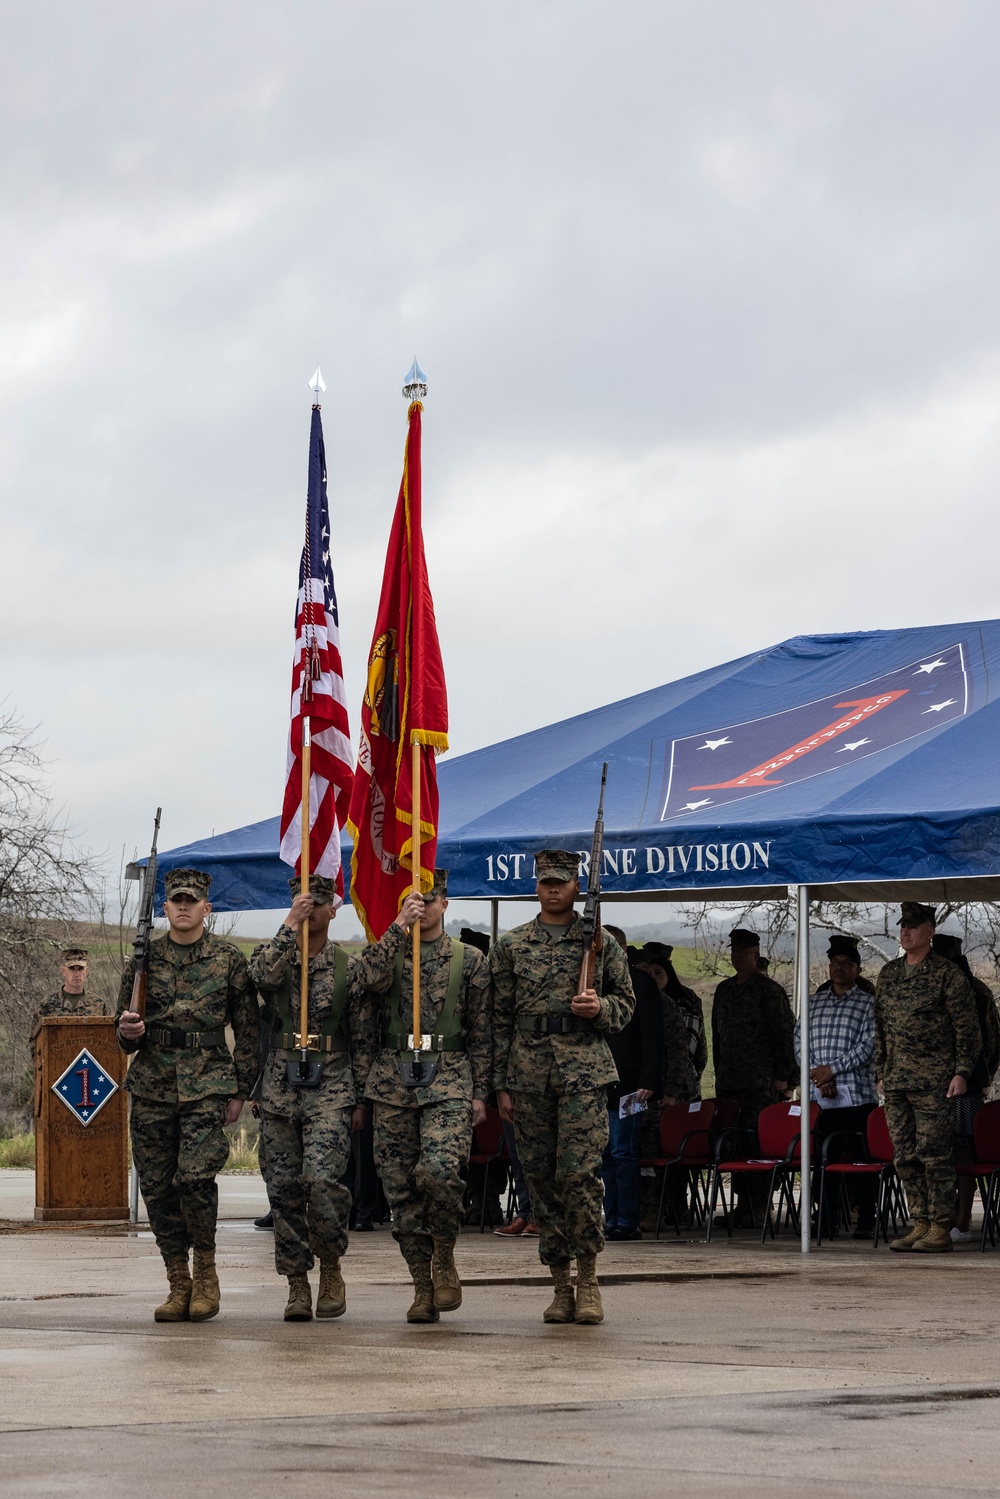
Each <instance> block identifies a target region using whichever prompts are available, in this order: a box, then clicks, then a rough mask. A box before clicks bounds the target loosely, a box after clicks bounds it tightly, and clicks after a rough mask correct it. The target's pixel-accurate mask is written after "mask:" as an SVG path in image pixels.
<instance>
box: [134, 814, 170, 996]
mask: <svg viewBox="0 0 1000 1499" xmlns="http://www.w3.org/2000/svg"><path fill="white" fill-rule="evenodd" d="M162 810H163V808H162V807H157V809H156V820H155V822H154V823H153V846H152V848H151V849H150V851H149V863H148V864H147V865H146V868H145V870H144V871H143V873H142V875H141V876H140V875H139V872H138V869H137V868H136V866H135V865H134V864H133V865H129V869H128V870H126V875H128V874H129V872H130V870H132V869H135V870H136V872H135V874H134V875H132V876H131V877H132V878H133V879H139V878H141V879H142V894H141V895H140V896H139V915H138V917H137V919H136V923H135V942H134V943H133V946H132V956H133V959H134V960H135V977H134V978H133V980H132V998H131V1000H130V1001H129V1009H130V1010H131V1011H132V1013H133V1014H135V1015H138V1016H139V1018H140V1020H144V1019H145V1016H146V977H147V974H148V973H149V934H150V932H151V931H152V929H153V901H154V900H155V898H156V864H157V859H156V840H157V838H159V836H160V813H161V812H162Z"/></svg>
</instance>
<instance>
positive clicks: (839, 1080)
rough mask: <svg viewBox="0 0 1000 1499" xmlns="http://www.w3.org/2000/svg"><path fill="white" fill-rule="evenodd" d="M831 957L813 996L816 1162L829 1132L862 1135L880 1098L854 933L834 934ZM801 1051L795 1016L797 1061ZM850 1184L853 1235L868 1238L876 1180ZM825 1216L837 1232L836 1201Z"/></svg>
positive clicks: (871, 1019)
mask: <svg viewBox="0 0 1000 1499" xmlns="http://www.w3.org/2000/svg"><path fill="white" fill-rule="evenodd" d="M827 957H828V959H829V961H830V978H829V981H828V982H827V983H825V984H821V985H820V987H819V988H818V989H817V991H816V993H815V994H814V995H813V996H812V998H811V999H810V1001H809V1077H810V1079H811V1082H812V1089H811V1093H812V1097H813V1098H814V1099H815V1100H816V1101H817V1102H818V1103H819V1105H820V1108H821V1110H822V1112H821V1113H820V1117H819V1123H818V1124H817V1126H816V1132H815V1141H816V1155H817V1163H818V1160H819V1159H821V1158H822V1151H823V1142H824V1140H825V1139H826V1138H827V1137H828V1136H829V1135H832V1134H834V1133H836V1132H837V1131H839V1130H846V1131H851V1132H853V1133H856V1134H860V1135H861V1136H864V1133H865V1125H866V1122H867V1119H868V1115H869V1114H870V1113H871V1111H872V1109H873V1108H874V1107H875V1103H876V1096H875V1062H874V1058H875V1016H874V1010H873V1003H872V988H871V985H870V984H869V983H868V981H867V979H864V978H862V977H861V954H860V953H859V952H858V948H857V944H856V943H855V941H854V938H853V937H840V936H833V937H831V938H830V945H829V947H828V949H827ZM800 1054H801V1052H800V1029H799V1022H798V1021H796V1022H795V1060H796V1061H798V1060H799V1057H800ZM840 1154H842V1153H840V1152H838V1156H839V1155H840ZM857 1154H858V1152H857V1150H856V1149H855V1150H853V1151H851V1150H849V1151H848V1155H849V1156H850V1157H852V1158H856V1157H857ZM852 1187H853V1191H852V1196H853V1199H854V1201H855V1203H856V1205H857V1208H858V1225H857V1228H856V1229H855V1232H854V1237H855V1238H856V1239H867V1238H870V1237H871V1235H872V1233H873V1232H874V1228H875V1185H874V1182H872V1181H869V1180H867V1178H864V1177H862V1178H859V1179H858V1181H857V1183H853V1184H852ZM816 1196H817V1197H818V1182H817V1194H816ZM814 1200H816V1199H815V1198H814ZM824 1218H825V1219H826V1218H829V1222H824V1224H823V1232H824V1234H834V1233H836V1232H837V1221H836V1220H837V1208H836V1201H835V1200H833V1201H829V1202H828V1204H827V1209H826V1212H825V1213H824Z"/></svg>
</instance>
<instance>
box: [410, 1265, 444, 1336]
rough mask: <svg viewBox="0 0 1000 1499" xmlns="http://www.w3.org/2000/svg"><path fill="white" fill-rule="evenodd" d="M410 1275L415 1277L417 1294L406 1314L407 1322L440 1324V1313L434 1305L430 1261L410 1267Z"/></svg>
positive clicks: (415, 1291) (414, 1285) (414, 1284)
mask: <svg viewBox="0 0 1000 1499" xmlns="http://www.w3.org/2000/svg"><path fill="white" fill-rule="evenodd" d="M410 1274H411V1276H412V1277H413V1289H414V1293H415V1294H414V1297H413V1303H412V1305H411V1306H410V1309H409V1311H408V1312H407V1313H406V1320H407V1322H440V1320H441V1317H440V1313H439V1312H438V1309H437V1307H436V1306H435V1305H434V1282H433V1280H432V1279H431V1267H430V1261H429V1260H417V1261H416V1263H415V1264H412V1265H411V1266H410Z"/></svg>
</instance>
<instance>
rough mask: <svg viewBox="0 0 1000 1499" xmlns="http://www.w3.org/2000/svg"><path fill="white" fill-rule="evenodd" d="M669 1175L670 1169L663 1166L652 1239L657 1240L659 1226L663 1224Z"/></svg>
mask: <svg viewBox="0 0 1000 1499" xmlns="http://www.w3.org/2000/svg"><path fill="white" fill-rule="evenodd" d="M669 1173H670V1167H669V1166H664V1168H663V1180H662V1182H661V1183H660V1201H659V1204H658V1206H657V1209H656V1232H655V1233H654V1235H653V1238H654V1239H659V1237H660V1227H661V1225H662V1223H663V1199H664V1197H665V1196H666V1192H667V1176H668V1175H669Z"/></svg>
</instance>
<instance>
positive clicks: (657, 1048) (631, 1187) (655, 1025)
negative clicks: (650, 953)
mask: <svg viewBox="0 0 1000 1499" xmlns="http://www.w3.org/2000/svg"><path fill="white" fill-rule="evenodd" d="M606 930H607V931H608V932H610V933H611V935H612V937H614V939H615V941H616V942H618V943H619V945H620V946H621V947H622V949H623V950H624V952H625V954H626V956H627V957H628V960H629V976H630V977H631V979H632V988H633V991H634V993H635V1009H634V1010H633V1012H632V1019H631V1020H630V1021H629V1023H628V1025H626V1026H625V1027H624V1029H623V1030H620V1031H618V1032H617V1033H616V1034H614V1035H609V1036H608V1037H607V1042H608V1045H609V1046H610V1048H611V1055H612V1056H613V1057H614V1059H615V1066H616V1067H617V1068H618V1082H617V1083H609V1085H608V1144H607V1148H606V1150H605V1152H604V1162H603V1165H602V1168H601V1174H602V1175H603V1177H604V1219H605V1228H604V1236H605V1238H607V1239H641V1238H642V1229H641V1227H640V1223H639V1212H640V1189H641V1184H642V1177H641V1173H640V1170H639V1123H640V1120H641V1119H642V1118H643V1117H644V1116H643V1114H639V1113H637V1114H630V1115H629V1116H628V1117H627V1118H625V1119H622V1118H621V1115H620V1113H619V1109H620V1105H621V1100H622V1098H623V1097H624V1096H625V1095H626V1094H630V1093H634V1094H635V1095H636V1097H637V1100H638V1101H639V1102H642V1103H645V1104H646V1105H647V1109H648V1105H649V1103H650V1101H651V1100H652V1099H653V1098H654V1097H655V1096H656V1095H658V1093H659V1091H660V1066H661V1057H662V1054H663V1020H662V1015H661V1007H660V999H659V995H658V994H657V991H656V986H655V985H654V984H653V981H652V980H651V979H650V977H649V975H648V974H647V973H643V972H642V971H641V969H640V968H639V966H638V963H637V961H636V960H637V957H638V954H635V952H634V949H632V948H630V947H629V945H628V942H627V940H626V938H625V933H624V932H623V931H621V930H620V929H619V928H618V927H613V926H609V927H606Z"/></svg>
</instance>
